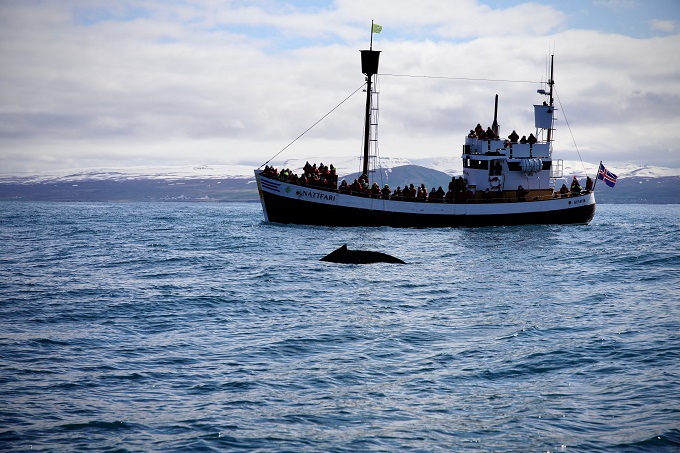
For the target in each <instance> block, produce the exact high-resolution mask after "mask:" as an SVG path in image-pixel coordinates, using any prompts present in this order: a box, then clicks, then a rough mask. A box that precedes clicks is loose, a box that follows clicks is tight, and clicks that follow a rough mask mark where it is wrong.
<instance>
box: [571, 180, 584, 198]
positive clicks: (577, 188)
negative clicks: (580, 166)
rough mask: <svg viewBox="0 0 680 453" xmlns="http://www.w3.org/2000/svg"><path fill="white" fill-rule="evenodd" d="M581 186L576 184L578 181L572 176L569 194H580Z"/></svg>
mask: <svg viewBox="0 0 680 453" xmlns="http://www.w3.org/2000/svg"><path fill="white" fill-rule="evenodd" d="M581 190H583V189H581V184H580V183H579V182H578V179H576V176H574V179H572V180H571V193H572V194H579V193H581Z"/></svg>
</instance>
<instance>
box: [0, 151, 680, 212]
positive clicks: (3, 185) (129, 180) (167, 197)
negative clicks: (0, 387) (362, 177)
mask: <svg viewBox="0 0 680 453" xmlns="http://www.w3.org/2000/svg"><path fill="white" fill-rule="evenodd" d="M323 160H324V159H320V158H308V159H291V160H287V161H282V162H280V163H279V165H276V166H277V167H278V168H279V170H281V169H284V168H289V169H290V170H292V171H293V172H295V173H298V174H300V173H301V172H302V167H303V166H304V165H305V163H306V162H310V163H317V164H320V163H321V162H323ZM331 163H332V164H333V165H334V166H335V168H336V169H337V173H338V175H339V179H340V180H342V179H343V178H347V179H348V182H350V183H351V182H352V181H353V179H354V178H355V177H356V175H357V170H358V169H359V168H360V159H359V158H358V157H357V158H355V159H350V158H347V159H344V160H340V161H333V162H331V161H328V162H326V165H330V164H331ZM598 165H599V164H592V163H582V162H579V161H563V175H564V177H565V178H566V179H567V180H570V179H571V177H572V175H576V176H578V177H579V178H584V179H585V175H590V176H591V177H594V176H595V175H596V173H597V168H598ZM380 167H381V169H380V171H379V173H377V174H375V175H373V177H372V180H375V181H378V182H379V183H380V184H389V185H390V186H391V187H396V186H397V185H401V186H403V185H404V184H407V183H414V184H418V185H420V183H425V184H426V186H427V187H428V189H429V188H431V187H438V186H440V185H441V186H442V187H444V188H446V186H447V185H448V182H449V181H450V180H451V177H454V176H455V177H457V176H459V175H461V174H462V167H461V161H460V158H459V157H456V158H454V157H451V158H434V159H411V160H408V159H402V158H389V157H386V158H381V159H380ZM608 169H609V170H611V171H612V172H614V173H616V174H617V176H618V181H617V184H616V186H615V187H614V188H613V189H612V188H609V187H607V186H605V185H604V184H601V186H597V199H598V202H600V203H680V169H678V168H668V167H655V166H649V165H645V166H640V165H634V164H625V165H615V166H612V167H608ZM253 170H254V166H248V165H186V166H144V167H118V168H89V169H76V170H53V171H48V172H40V173H30V174H0V199H3V200H32V201H40V200H50V201H257V200H258V194H257V188H256V186H255V179H254V176H253Z"/></svg>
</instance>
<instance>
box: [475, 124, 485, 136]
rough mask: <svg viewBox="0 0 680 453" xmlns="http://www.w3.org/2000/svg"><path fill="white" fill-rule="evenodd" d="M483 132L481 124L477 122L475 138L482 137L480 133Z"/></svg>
mask: <svg viewBox="0 0 680 453" xmlns="http://www.w3.org/2000/svg"><path fill="white" fill-rule="evenodd" d="M483 133H484V129H483V128H482V125H481V124H479V123H477V126H475V135H476V136H477V138H482V134H483Z"/></svg>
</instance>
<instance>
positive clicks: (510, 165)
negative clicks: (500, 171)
mask: <svg viewBox="0 0 680 453" xmlns="http://www.w3.org/2000/svg"><path fill="white" fill-rule="evenodd" d="M508 170H510V171H520V170H522V168H521V167H520V166H519V162H508Z"/></svg>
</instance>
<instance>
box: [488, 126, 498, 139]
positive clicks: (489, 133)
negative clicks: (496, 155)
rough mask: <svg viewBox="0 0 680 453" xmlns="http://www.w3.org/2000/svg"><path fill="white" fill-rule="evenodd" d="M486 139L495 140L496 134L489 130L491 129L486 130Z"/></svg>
mask: <svg viewBox="0 0 680 453" xmlns="http://www.w3.org/2000/svg"><path fill="white" fill-rule="evenodd" d="M486 138H487V140H493V139H494V138H496V134H494V132H493V131H492V130H491V127H487V128H486Z"/></svg>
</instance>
